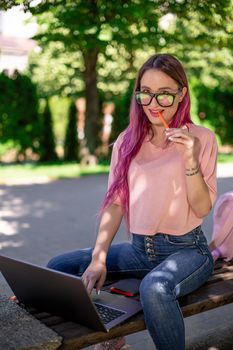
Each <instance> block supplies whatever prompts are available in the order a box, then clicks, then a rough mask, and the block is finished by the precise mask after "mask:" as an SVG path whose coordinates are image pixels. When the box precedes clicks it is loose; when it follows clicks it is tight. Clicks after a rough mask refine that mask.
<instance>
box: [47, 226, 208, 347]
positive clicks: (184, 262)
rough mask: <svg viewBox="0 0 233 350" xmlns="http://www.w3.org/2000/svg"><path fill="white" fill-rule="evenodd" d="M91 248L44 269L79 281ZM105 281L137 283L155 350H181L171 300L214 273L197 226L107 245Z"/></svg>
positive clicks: (177, 312)
mask: <svg viewBox="0 0 233 350" xmlns="http://www.w3.org/2000/svg"><path fill="white" fill-rule="evenodd" d="M91 254H92V248H88V249H82V250H79V251H75V252H70V253H66V254H63V255H60V256H58V257H55V258H53V259H52V260H51V261H50V262H49V263H48V267H50V268H52V269H55V270H60V271H64V272H66V273H70V274H74V275H78V276H81V275H82V274H83V272H84V271H85V269H86V268H87V267H88V265H89V264H90V262H91ZM106 265H107V271H108V274H107V278H109V279H112V278H127V277H136V278H142V282H141V285H140V300H141V304H142V307H143V311H144V317H145V322H146V326H147V329H148V331H149V333H150V335H151V337H152V339H153V341H154V344H155V345H156V348H157V350H185V329H184V320H183V316H182V312H181V309H180V306H179V302H178V300H177V298H179V297H181V296H184V295H186V294H188V293H191V292H192V291H194V290H195V289H197V288H199V287H200V286H201V285H202V284H203V283H205V282H206V281H207V279H208V278H209V276H210V275H211V273H212V272H213V268H214V261H213V258H212V255H211V253H210V251H209V249H208V245H207V241H206V238H205V236H204V234H203V232H202V230H201V227H200V226H198V227H197V228H195V229H194V230H192V231H190V232H188V233H186V234H184V235H182V236H173V235H168V234H164V233H158V234H156V235H154V236H146V235H138V234H132V241H131V242H130V243H129V242H124V243H120V244H113V245H112V246H111V247H110V249H109V252H108V256H107V261H106Z"/></svg>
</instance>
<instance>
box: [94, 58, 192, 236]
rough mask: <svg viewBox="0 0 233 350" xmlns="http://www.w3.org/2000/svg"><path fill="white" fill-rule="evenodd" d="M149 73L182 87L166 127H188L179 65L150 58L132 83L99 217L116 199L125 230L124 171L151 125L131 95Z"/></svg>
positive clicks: (183, 79) (126, 194)
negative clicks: (164, 76)
mask: <svg viewBox="0 0 233 350" xmlns="http://www.w3.org/2000/svg"><path fill="white" fill-rule="evenodd" d="M149 69H156V70H160V71H162V72H164V73H166V74H167V75H168V76H170V77H171V78H172V79H173V80H175V81H176V82H177V84H178V86H179V87H180V88H183V87H186V88H187V93H186V95H185V97H184V98H183V100H182V101H181V102H180V104H179V107H178V109H177V112H176V114H175V115H174V117H173V119H172V121H171V123H170V125H169V126H170V127H172V128H179V127H182V126H183V125H185V124H187V123H192V121H191V118H190V96H189V89H188V80H187V77H186V74H185V71H184V69H183V67H182V65H181V63H180V62H179V61H178V60H177V59H176V58H175V57H174V56H171V55H168V54H157V55H153V56H152V57H150V58H149V59H148V60H147V61H146V62H145V63H144V64H143V66H142V67H141V69H140V70H139V73H138V77H137V79H136V82H135V86H134V91H133V95H132V99H131V105H130V122H129V125H128V127H127V128H126V129H125V130H124V132H123V136H122V142H121V145H120V147H119V151H118V161H117V164H116V166H115V168H114V169H113V174H114V181H113V183H112V185H111V186H110V188H109V189H108V191H107V193H106V195H105V197H104V200H103V204H102V207H101V209H100V215H101V214H102V213H103V211H104V209H105V208H107V207H108V206H109V205H110V204H111V203H112V202H113V201H114V199H115V198H116V197H117V196H119V197H120V199H121V204H122V206H123V210H124V217H125V219H126V223H127V228H128V229H129V186H128V179H127V175H128V170H129V166H130V163H131V161H132V159H133V158H134V157H135V156H136V154H137V153H138V151H139V150H140V148H141V145H142V142H143V140H144V139H145V137H146V135H148V133H149V131H151V132H152V135H153V130H152V128H151V123H150V121H149V119H148V118H147V116H146V114H145V113H144V111H143V108H142V106H140V105H139V104H138V103H137V102H136V98H135V94H134V93H135V91H138V90H140V82H141V79H142V76H143V74H144V73H145V72H146V71H147V70H149Z"/></svg>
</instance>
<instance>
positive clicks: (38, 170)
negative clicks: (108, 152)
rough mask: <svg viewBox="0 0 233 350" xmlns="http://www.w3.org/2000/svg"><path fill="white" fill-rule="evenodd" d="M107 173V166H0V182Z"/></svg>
mask: <svg viewBox="0 0 233 350" xmlns="http://www.w3.org/2000/svg"><path fill="white" fill-rule="evenodd" d="M108 171H109V166H108V165H96V166H80V165H79V164H77V163H51V164H22V165H21V164H17V165H15V164H12V165H5V164H0V180H4V179H13V178H17V179H20V178H35V177H47V178H49V179H64V178H77V177H80V176H84V175H93V174H102V173H107V172H108Z"/></svg>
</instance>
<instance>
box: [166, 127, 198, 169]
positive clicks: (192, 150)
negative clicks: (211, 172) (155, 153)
mask: <svg viewBox="0 0 233 350" xmlns="http://www.w3.org/2000/svg"><path fill="white" fill-rule="evenodd" d="M166 136H167V138H168V140H169V141H171V142H174V143H175V144H176V148H177V150H178V151H179V152H180V153H181V154H182V156H183V159H184V162H185V164H186V166H189V164H190V165H191V166H192V165H193V164H195V163H197V164H196V166H198V157H199V152H200V142H199V139H198V138H197V137H195V136H194V135H193V134H192V133H191V132H190V131H189V130H188V128H187V127H186V126H183V127H182V128H173V129H172V128H171V129H166Z"/></svg>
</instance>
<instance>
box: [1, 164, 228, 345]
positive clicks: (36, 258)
mask: <svg viewBox="0 0 233 350" xmlns="http://www.w3.org/2000/svg"><path fill="white" fill-rule="evenodd" d="M223 175H224V177H220V178H219V179H218V185H219V194H221V193H223V192H226V191H231V190H232V189H233V167H228V170H227V172H226V170H224V173H223ZM106 184H107V175H96V176H86V177H82V178H80V179H72V180H59V181H55V182H50V183H46V184H31V185H17V186H0V200H1V202H0V203H1V207H0V253H3V254H6V255H9V256H12V257H15V258H20V259H25V260H27V261H29V262H32V263H36V264H40V265H45V264H46V263H47V261H48V260H49V259H50V258H51V257H52V256H54V255H57V254H59V253H61V252H64V251H69V250H73V249H77V248H84V247H87V246H90V245H93V244H94V241H95V237H96V229H97V226H96V217H95V215H96V212H97V210H98V207H99V205H100V203H101V200H102V197H103V194H104V192H105V190H106ZM204 230H205V232H206V235H207V238H208V240H209V239H210V236H211V232H212V219H211V214H210V215H209V216H208V218H207V219H206V220H205V222H204ZM127 239H128V238H127V235H126V233H125V232H124V227H123V226H122V227H121V228H120V230H119V233H118V234H117V236H116V238H115V242H119V241H122V240H127ZM0 290H1V293H7V294H9V293H11V292H10V289H9V288H8V286H7V285H6V283H5V282H4V280H3V278H2V277H1V276H0ZM232 314H233V307H232V306H226V307H222V308H219V309H218V310H213V311H210V312H206V313H203V314H201V315H197V316H193V317H190V318H187V319H186V320H185V324H186V329H187V343H188V346H189V347H188V349H190V350H191V349H192V350H194V349H199V350H200V349H209V350H210V349H211V350H215V349H221V350H224V349H227V350H231V349H233V339H232V328H233V320H232ZM216 329H218V332H216ZM222 335H224V339H227V341H229V337H231V339H230V342H231V343H232V345H229V344H228V345H226V346H227V347H224V346H225V345H224V340H223V339H222V338H223V337H222ZM127 339H128V341H129V343H130V344H131V345H132V349H135V350H151V349H154V347H153V344H152V342H151V340H150V338H149V337H148V335H147V332H141V333H138V334H135V335H132V336H129V337H128V338H127ZM200 342H205V345H203V344H201V345H198V346H197V345H192V344H194V343H195V344H197V343H200ZM208 342H209V343H208ZM225 342H226V341H225ZM218 343H221V346H220V347H217V344H218ZM207 344H208V346H207ZM211 345H212V346H214V345H215V346H216V347H212V348H210V346H211ZM5 350H7V349H5Z"/></svg>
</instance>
